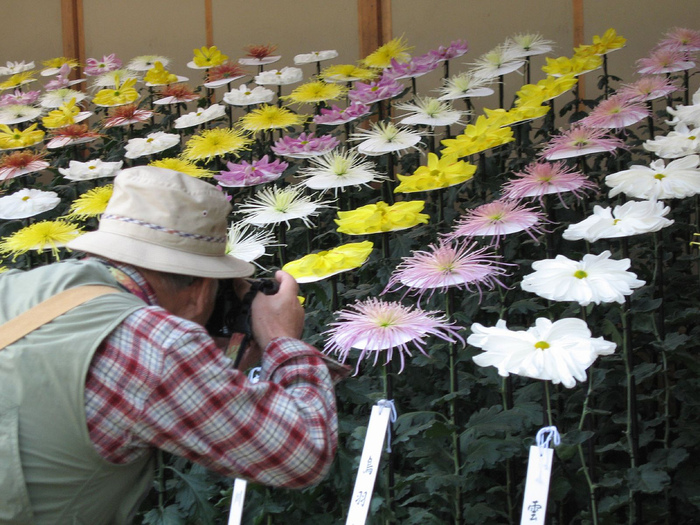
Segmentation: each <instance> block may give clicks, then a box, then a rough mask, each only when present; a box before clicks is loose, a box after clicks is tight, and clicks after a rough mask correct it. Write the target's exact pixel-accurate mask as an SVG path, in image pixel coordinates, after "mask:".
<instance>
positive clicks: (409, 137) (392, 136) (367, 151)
mask: <svg viewBox="0 0 700 525" xmlns="http://www.w3.org/2000/svg"><path fill="white" fill-rule="evenodd" d="M351 139H352V140H356V141H362V142H360V144H358V145H357V151H359V152H360V153H362V154H363V155H368V156H373V157H376V156H378V155H384V154H385V153H392V152H399V151H403V150H407V149H411V148H416V144H418V143H419V142H420V139H421V136H420V134H418V133H417V132H415V131H411V130H408V129H406V128H402V127H397V126H395V125H394V124H392V123H391V122H375V123H374V124H373V125H372V128H371V129H361V130H359V131H358V132H357V133H355V134H353V135H352V136H351ZM416 149H417V148H416Z"/></svg>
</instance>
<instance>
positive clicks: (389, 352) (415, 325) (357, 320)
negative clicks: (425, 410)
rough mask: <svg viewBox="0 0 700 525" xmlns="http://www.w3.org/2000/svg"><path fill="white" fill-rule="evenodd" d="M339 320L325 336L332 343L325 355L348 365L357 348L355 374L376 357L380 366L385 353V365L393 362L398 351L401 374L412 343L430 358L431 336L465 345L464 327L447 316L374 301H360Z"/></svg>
mask: <svg viewBox="0 0 700 525" xmlns="http://www.w3.org/2000/svg"><path fill="white" fill-rule="evenodd" d="M336 316H337V319H338V320H337V321H336V322H333V323H331V327H332V328H331V329H330V330H327V331H326V332H324V335H326V336H328V340H327V341H326V344H325V345H324V348H323V351H324V352H326V353H334V354H336V355H337V356H338V359H339V360H340V362H341V363H344V362H345V360H346V359H347V358H348V356H349V355H350V351H351V350H352V349H353V348H355V349H358V350H360V355H359V357H358V359H357V366H356V367H355V374H357V372H358V371H359V369H360V362H361V361H362V359H364V358H365V357H369V356H371V355H372V354H374V364H375V365H376V364H377V361H378V360H379V355H380V353H381V352H382V351H385V352H386V360H385V364H386V363H389V362H390V361H391V360H392V359H393V357H394V351H398V353H399V358H400V359H401V367H400V369H399V373H401V372H402V371H403V369H404V365H405V358H406V356H407V355H408V356H411V355H412V354H411V350H410V348H409V346H408V343H412V344H413V346H415V347H416V348H417V349H418V350H419V351H420V352H421V353H423V354H424V355H428V354H427V353H426V351H425V349H424V346H425V344H426V338H427V337H429V336H436V337H439V338H440V339H442V340H443V341H448V342H450V343H456V342H457V341H460V342H462V343H464V340H463V339H462V337H461V336H460V335H459V333H458V332H459V329H460V327H459V326H455V325H454V324H453V323H451V322H449V321H448V319H447V318H446V317H445V316H444V315H439V312H436V311H432V312H426V311H423V310H421V309H420V308H416V307H408V306H404V305H402V304H400V303H397V302H391V301H382V300H381V299H376V298H374V297H370V298H369V299H366V300H365V301H358V302H356V303H355V304H353V305H350V306H349V307H348V308H346V309H344V310H340V311H339V312H337V314H336Z"/></svg>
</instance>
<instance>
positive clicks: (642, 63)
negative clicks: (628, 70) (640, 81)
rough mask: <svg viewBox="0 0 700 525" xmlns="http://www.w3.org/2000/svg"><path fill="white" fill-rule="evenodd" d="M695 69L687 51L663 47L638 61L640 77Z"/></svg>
mask: <svg viewBox="0 0 700 525" xmlns="http://www.w3.org/2000/svg"><path fill="white" fill-rule="evenodd" d="M694 67H695V62H694V61H693V60H691V58H690V55H688V52H687V51H682V50H680V49H672V48H669V47H662V48H659V49H656V50H654V51H652V52H651V54H650V55H649V56H648V57H645V58H640V59H639V60H637V73H639V74H640V75H662V74H665V73H676V72H677V71H686V70H688V69H692V68H694Z"/></svg>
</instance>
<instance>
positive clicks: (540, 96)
mask: <svg viewBox="0 0 700 525" xmlns="http://www.w3.org/2000/svg"><path fill="white" fill-rule="evenodd" d="M576 82H578V80H577V79H576V76H575V75H574V74H573V73H567V74H566V75H562V76H557V77H555V76H552V75H548V76H547V77H546V78H543V79H542V80H540V81H539V82H537V84H525V85H524V86H523V87H521V88H520V90H519V91H517V92H516V93H515V96H516V100H515V105H516V106H520V105H523V104H529V103H537V104H541V103H543V102H546V101H548V100H551V99H553V98H556V97H558V96H559V95H562V94H564V93H566V92H567V91H569V90H570V89H571V88H573V87H574V86H575V85H576Z"/></svg>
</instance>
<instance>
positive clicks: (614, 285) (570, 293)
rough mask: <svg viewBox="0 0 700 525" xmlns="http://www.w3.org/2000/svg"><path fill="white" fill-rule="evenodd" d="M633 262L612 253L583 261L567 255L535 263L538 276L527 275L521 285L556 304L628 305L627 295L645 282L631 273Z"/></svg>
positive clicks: (534, 267)
mask: <svg viewBox="0 0 700 525" xmlns="http://www.w3.org/2000/svg"><path fill="white" fill-rule="evenodd" d="M629 267H630V260H629V259H621V260H619V261H616V260H614V259H610V252H609V251H607V250H606V251H604V252H603V253H601V254H600V255H592V254H586V255H584V256H583V260H581V261H572V260H571V259H569V258H568V257H564V256H563V255H557V256H556V257H555V258H554V259H544V260H542V261H535V262H534V263H532V269H533V270H535V272H534V273H531V274H529V275H526V276H525V277H524V278H523V281H522V283H520V286H521V287H522V289H523V290H525V291H526V292H532V293H535V294H537V295H539V296H540V297H544V298H545V299H551V300H552V301H576V302H577V303H579V304H580V305H581V306H586V305H588V304H590V303H595V304H600V303H611V302H618V303H624V302H625V296H626V295H630V294H632V292H633V291H634V289H635V288H639V287H640V286H644V284H645V283H644V281H641V280H639V279H637V275H636V274H634V273H632V272H628V271H627V269H628V268H629Z"/></svg>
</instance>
